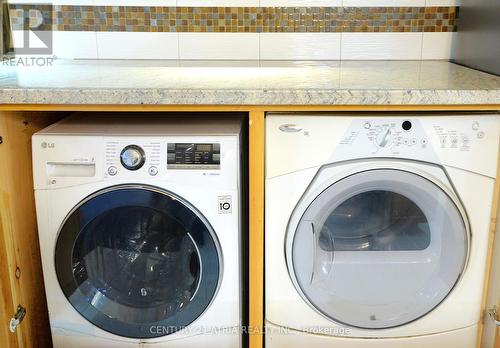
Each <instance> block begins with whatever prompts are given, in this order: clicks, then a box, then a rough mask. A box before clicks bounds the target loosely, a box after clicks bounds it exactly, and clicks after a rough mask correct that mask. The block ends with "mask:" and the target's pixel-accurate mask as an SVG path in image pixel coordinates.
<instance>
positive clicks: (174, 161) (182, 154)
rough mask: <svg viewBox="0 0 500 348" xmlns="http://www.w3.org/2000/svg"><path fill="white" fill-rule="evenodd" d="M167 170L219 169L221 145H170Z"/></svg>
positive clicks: (168, 146)
mask: <svg viewBox="0 0 500 348" xmlns="http://www.w3.org/2000/svg"><path fill="white" fill-rule="evenodd" d="M167 154H168V158H167V168H170V169H219V167H220V158H221V156H220V144H219V143H212V144H197V143H168V144H167Z"/></svg>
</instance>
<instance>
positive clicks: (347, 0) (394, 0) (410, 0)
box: [343, 0, 425, 7]
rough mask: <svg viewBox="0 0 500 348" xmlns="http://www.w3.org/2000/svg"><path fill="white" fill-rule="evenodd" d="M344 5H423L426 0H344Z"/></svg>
mask: <svg viewBox="0 0 500 348" xmlns="http://www.w3.org/2000/svg"><path fill="white" fill-rule="evenodd" d="M343 6H344V7H398V6H408V7H421V6H425V0H344V2H343Z"/></svg>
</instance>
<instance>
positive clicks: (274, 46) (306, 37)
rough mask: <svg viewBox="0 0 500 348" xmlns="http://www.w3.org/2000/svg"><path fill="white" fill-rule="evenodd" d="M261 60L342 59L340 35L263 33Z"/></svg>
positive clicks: (261, 37) (261, 36)
mask: <svg viewBox="0 0 500 348" xmlns="http://www.w3.org/2000/svg"><path fill="white" fill-rule="evenodd" d="M260 58H261V59H277V60H286V59H289V60H291V59H298V60H300V59H306V60H338V59H340V33H261V34H260Z"/></svg>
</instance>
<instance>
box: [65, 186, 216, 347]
mask: <svg viewBox="0 0 500 348" xmlns="http://www.w3.org/2000/svg"><path fill="white" fill-rule="evenodd" d="M219 261H220V260H219V254H218V245H217V242H216V240H215V237H214V233H213V230H212V229H211V227H210V225H209V224H208V223H207V221H206V220H205V219H204V218H203V217H202V215H201V214H200V213H199V212H198V211H197V210H196V209H195V208H193V207H192V206H190V205H189V204H188V203H187V202H185V201H183V200H182V199H181V198H180V197H177V196H175V195H173V194H171V193H168V192H165V191H161V190H158V189H156V188H153V187H144V186H141V187H132V186H117V187H114V188H111V189H107V190H104V191H101V192H98V193H96V194H94V195H92V196H91V197H90V198H88V199H86V200H85V201H83V202H82V203H81V204H80V205H79V206H78V207H77V208H76V209H75V210H74V211H73V212H72V213H71V214H70V216H69V217H68V218H67V219H66V221H65V223H64V225H63V226H62V229H61V231H60V233H59V236H58V240H57V245H56V254H55V263H56V272H57V278H58V280H59V283H60V285H61V288H62V290H63V292H64V294H65V295H66V297H67V298H68V300H69V301H70V302H71V304H72V305H73V307H74V308H75V309H76V310H77V311H78V312H79V313H80V314H81V315H82V316H84V317H85V318H86V319H87V320H89V321H90V322H91V323H92V324H94V325H96V326H98V327H99V328H101V329H103V330H106V331H108V332H111V333H114V334H116V335H120V336H125V337H132V338H150V337H158V336H164V335H168V334H170V333H173V332H175V331H177V330H180V329H182V328H184V327H186V326H187V325H189V324H190V323H191V322H192V321H194V320H195V319H196V318H198V317H199V316H200V315H201V314H202V313H203V312H204V310H205V309H206V308H207V307H208V305H209V304H210V302H211V301H212V298H213V296H214V295H215V292H216V290H217V285H218V281H219V272H220V266H219Z"/></svg>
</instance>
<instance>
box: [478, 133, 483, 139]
mask: <svg viewBox="0 0 500 348" xmlns="http://www.w3.org/2000/svg"><path fill="white" fill-rule="evenodd" d="M477 138H478V139H483V138H484V132H483V131H479V132H477Z"/></svg>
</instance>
